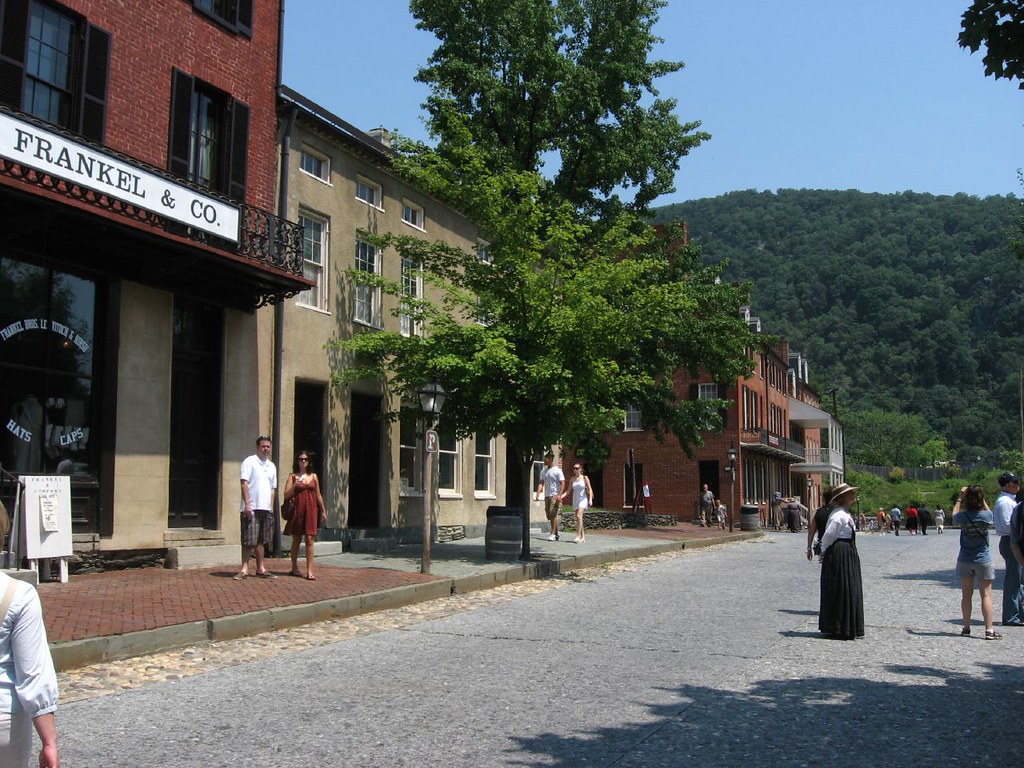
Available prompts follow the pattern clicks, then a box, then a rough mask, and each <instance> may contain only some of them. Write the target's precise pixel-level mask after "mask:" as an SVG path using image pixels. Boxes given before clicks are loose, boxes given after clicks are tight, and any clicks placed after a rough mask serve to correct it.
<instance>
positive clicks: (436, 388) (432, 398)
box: [416, 381, 448, 573]
mask: <svg viewBox="0 0 1024 768" xmlns="http://www.w3.org/2000/svg"><path fill="white" fill-rule="evenodd" d="M416 394H417V395H419V398H420V408H421V409H422V410H423V413H424V415H425V416H426V417H427V425H426V426H427V429H426V432H425V434H424V441H423V443H424V446H423V447H424V452H425V454H426V456H425V457H424V460H423V555H422V558H421V560H420V573H430V520H431V518H432V517H433V511H434V510H433V507H434V463H435V462H434V461H432V460H431V456H433V455H434V454H436V453H437V448H438V441H437V433H436V432H435V431H434V427H435V426H436V425H437V417H438V415H439V414H440V413H441V408H443V407H444V401H445V400H446V399H447V398H448V393H447V392H445V391H444V387H442V386H441V385H440V384H438V383H437V382H436V381H431V382H430V383H428V384H424V385H423V386H421V387H420V388H419V389H417V390H416Z"/></svg>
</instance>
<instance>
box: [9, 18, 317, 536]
mask: <svg viewBox="0 0 1024 768" xmlns="http://www.w3.org/2000/svg"><path fill="white" fill-rule="evenodd" d="M280 21H281V3H280V2H278V1H277V0H230V1H228V0H149V2H144V3H113V2H108V1H105V0H64V1H63V2H51V1H50V0H0V211H2V212H3V217H4V227H3V229H4V237H3V238H2V239H0V286H2V289H3V295H4V301H3V303H2V304H0V329H3V330H2V332H0V414H2V416H3V419H4V423H5V424H6V428H5V429H4V431H3V439H2V441H0V461H2V463H3V466H4V468H5V469H6V470H7V471H9V472H13V473H15V474H17V475H27V474H54V473H63V474H69V475H70V477H71V487H72V523H73V532H74V541H75V547H76V548H78V549H95V550H103V551H125V550H129V551H137V550H161V549H164V548H173V547H175V546H177V545H178V544H224V543H225V542H228V543H235V542H237V540H238V538H237V537H238V515H237V510H238V499H239V492H238V475H237V472H238V462H239V460H240V459H241V458H242V457H243V456H245V455H246V454H248V453H251V452H252V450H253V444H254V440H255V437H256V436H257V435H258V434H260V433H262V432H268V431H269V429H270V426H271V408H270V403H271V397H272V387H273V380H272V375H271V374H272V372H271V371H270V369H269V366H267V365H266V364H265V361H267V360H269V359H271V350H272V340H271V339H270V338H269V337H268V336H267V334H266V333H265V331H264V328H263V326H262V325H261V324H260V323H258V322H257V313H256V311H255V310H256V309H257V308H258V307H260V306H263V305H267V304H270V303H274V302H277V301H279V300H280V299H281V298H283V297H285V296H288V295H294V294H295V293H297V292H298V291H300V290H303V289H305V288H307V287H308V286H309V282H308V281H307V280H305V279H304V278H302V276H301V229H300V228H299V227H298V226H297V225H296V224H295V223H292V222H288V221H283V220H280V219H279V218H278V217H277V216H276V215H275V213H274V212H275V210H276V207H277V206H276V200H277V186H276V185H277V121H276V115H277V111H276V93H277V83H278V81H279V79H280V72H279V70H280V66H279V65H280V29H279V25H280Z"/></svg>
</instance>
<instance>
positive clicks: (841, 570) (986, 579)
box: [807, 472, 1024, 640]
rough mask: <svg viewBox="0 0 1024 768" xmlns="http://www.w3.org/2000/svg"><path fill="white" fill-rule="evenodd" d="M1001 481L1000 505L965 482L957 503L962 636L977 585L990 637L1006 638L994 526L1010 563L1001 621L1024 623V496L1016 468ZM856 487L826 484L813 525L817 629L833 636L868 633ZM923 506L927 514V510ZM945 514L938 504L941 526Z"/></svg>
mask: <svg viewBox="0 0 1024 768" xmlns="http://www.w3.org/2000/svg"><path fill="white" fill-rule="evenodd" d="M999 487H1000V493H999V497H998V498H997V499H996V503H995V509H994V510H992V509H990V508H989V506H988V503H987V502H986V501H985V490H984V489H983V488H982V487H981V486H980V485H965V486H964V487H963V488H961V489H960V492H959V494H958V495H957V500H956V503H955V504H954V505H953V509H952V523H953V525H955V526H957V527H958V528H959V529H960V549H959V553H958V555H957V561H956V576H957V578H958V579H959V581H960V611H961V615H962V617H963V627H962V628H961V630H960V635H961V636H965V637H966V636H969V635H970V634H971V613H972V604H973V599H974V590H975V587H976V586H977V590H978V593H979V595H980V597H981V615H982V619H983V621H984V624H985V639H986V640H999V639H1001V638H1002V634H1000V633H999V632H997V631H996V629H995V626H994V623H995V621H994V611H993V605H992V602H993V601H992V584H993V582H994V581H995V559H994V557H993V555H992V550H991V547H990V546H989V536H988V532H989V529H990V528H995V532H996V535H997V536H999V553H1000V555H1001V556H1002V557H1003V561H1004V563H1005V566H1006V573H1005V579H1004V583H1003V601H1002V624H1003V626H1015V627H1024V584H1022V582H1024V579H1022V573H1024V545H1022V541H1024V501H1022V500H1021V499H1020V498H1019V496H1020V492H1021V479H1020V477H1019V476H1018V475H1016V474H1014V473H1013V472H1004V473H1003V474H1002V475H1000V477H999ZM857 491H858V488H856V487H855V486H851V485H848V484H846V483H841V484H839V485H837V486H835V487H834V488H828V489H825V493H824V496H825V501H826V503H825V504H824V505H823V506H822V507H820V508H819V509H818V510H817V511H816V512H815V513H814V516H813V517H812V518H811V521H810V525H809V527H808V531H807V559H808V561H811V560H813V559H814V556H815V555H818V557H819V558H820V561H821V590H820V603H819V613H818V629H819V630H820V631H821V632H823V633H824V634H826V635H829V636H831V637H836V638H841V639H846V640H852V639H854V638H856V637H862V636H863V635H864V592H863V586H862V580H861V570H860V557H859V555H858V553H857V546H856V543H855V542H856V535H857V527H858V526H857V525H856V523H855V521H854V518H853V516H852V515H851V514H850V505H851V504H852V503H853V502H854V501H855V500H856V498H857ZM917 512H918V515H917V517H918V519H920V509H918V510H917ZM940 513H941V515H942V516H941V517H940ZM883 516H884V517H889V515H887V514H886V513H885V510H884V509H879V518H878V519H879V523H880V526H881V522H882V520H883ZM944 518H945V514H944V512H942V510H941V508H937V509H936V520H935V522H936V526H937V527H938V528H939V531H940V532H941V531H942V528H943V527H944V525H945V519H944ZM891 522H892V521H891ZM895 522H897V526H896V528H895V529H894V530H896V529H898V518H897V520H896V521H895ZM880 530H882V531H883V532H884V530H885V528H881V527H880ZM922 533H923V531H922Z"/></svg>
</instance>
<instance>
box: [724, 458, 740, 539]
mask: <svg viewBox="0 0 1024 768" xmlns="http://www.w3.org/2000/svg"><path fill="white" fill-rule="evenodd" d="M738 455H739V454H737V453H736V444H735V443H733V444H732V445H730V446H729V450H728V451H726V452H725V457H726V458H727V459H728V460H729V533H732V519H733V517H735V516H736V458H737V456H738Z"/></svg>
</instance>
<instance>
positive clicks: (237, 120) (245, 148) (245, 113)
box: [228, 100, 249, 203]
mask: <svg viewBox="0 0 1024 768" xmlns="http://www.w3.org/2000/svg"><path fill="white" fill-rule="evenodd" d="M229 109H230V112H231V148H230V155H229V157H228V174H229V177H228V197H230V198H231V199H232V200H237V201H238V202H240V203H244V202H245V183H246V166H247V165H248V161H249V107H247V106H246V105H245V104H243V103H242V102H240V101H235V100H232V101H231V102H230V107H229Z"/></svg>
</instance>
